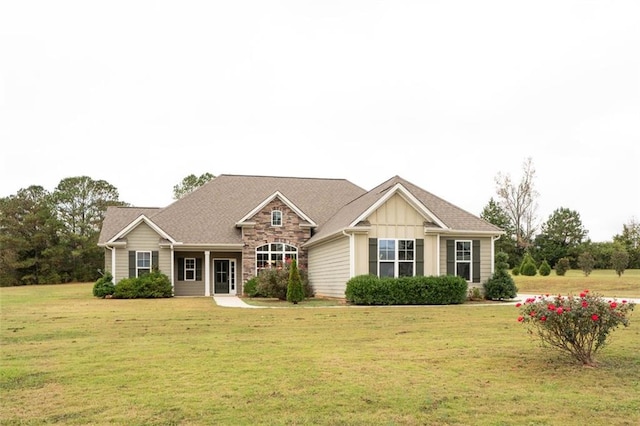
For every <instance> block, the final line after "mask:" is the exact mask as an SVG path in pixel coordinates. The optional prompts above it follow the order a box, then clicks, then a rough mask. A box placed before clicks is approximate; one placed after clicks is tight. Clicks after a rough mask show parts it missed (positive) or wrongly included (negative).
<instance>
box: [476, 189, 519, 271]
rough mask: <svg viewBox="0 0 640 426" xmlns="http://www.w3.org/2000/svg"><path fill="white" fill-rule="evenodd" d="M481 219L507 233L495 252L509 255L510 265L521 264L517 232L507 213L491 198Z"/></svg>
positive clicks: (497, 242)
mask: <svg viewBox="0 0 640 426" xmlns="http://www.w3.org/2000/svg"><path fill="white" fill-rule="evenodd" d="M480 217H481V218H482V219H484V220H486V221H487V222H489V223H491V224H492V225H495V226H497V227H498V228H500V229H502V230H503V231H504V232H505V234H504V235H503V236H501V237H500V238H499V239H498V240H496V242H495V252H496V253H498V252H504V253H506V254H507V255H508V258H507V262H509V264H510V265H516V264H519V263H520V258H519V257H518V256H517V255H516V244H515V241H516V239H515V232H514V228H513V225H512V224H511V219H510V218H509V215H508V214H507V212H506V211H504V209H503V208H502V207H501V206H500V204H499V203H498V202H496V201H495V200H494V199H493V197H491V199H490V200H489V202H488V203H487V205H486V206H485V207H484V209H483V210H482V213H480Z"/></svg>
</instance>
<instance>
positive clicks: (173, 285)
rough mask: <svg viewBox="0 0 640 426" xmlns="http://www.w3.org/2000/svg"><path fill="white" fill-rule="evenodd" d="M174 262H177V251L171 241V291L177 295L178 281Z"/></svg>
mask: <svg viewBox="0 0 640 426" xmlns="http://www.w3.org/2000/svg"><path fill="white" fill-rule="evenodd" d="M174 264H175V252H174V249H173V243H171V293H173V295H174V296H175V295H176V283H175V272H174V267H175V266H174Z"/></svg>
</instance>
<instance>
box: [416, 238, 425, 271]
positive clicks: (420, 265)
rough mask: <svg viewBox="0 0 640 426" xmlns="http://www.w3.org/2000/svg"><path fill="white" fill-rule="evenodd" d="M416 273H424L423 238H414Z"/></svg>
mask: <svg viewBox="0 0 640 426" xmlns="http://www.w3.org/2000/svg"><path fill="white" fill-rule="evenodd" d="M416 275H424V239H422V238H418V239H417V240H416Z"/></svg>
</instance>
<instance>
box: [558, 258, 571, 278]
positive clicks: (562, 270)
mask: <svg viewBox="0 0 640 426" xmlns="http://www.w3.org/2000/svg"><path fill="white" fill-rule="evenodd" d="M568 270H569V259H568V258H566V257H563V258H561V259H559V260H558V263H556V275H559V276H561V277H562V276H564V274H566V273H567V271H568Z"/></svg>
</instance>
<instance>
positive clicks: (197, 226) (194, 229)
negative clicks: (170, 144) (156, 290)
mask: <svg viewBox="0 0 640 426" xmlns="http://www.w3.org/2000/svg"><path fill="white" fill-rule="evenodd" d="M276 191H279V192H280V193H281V194H282V195H284V196H285V197H286V198H288V199H289V200H290V201H291V202H292V203H294V204H295V205H296V206H297V207H298V208H299V209H300V210H301V211H302V212H304V214H305V215H307V216H308V217H309V218H311V219H312V220H313V221H314V222H315V223H317V224H322V223H324V222H325V221H327V220H328V219H329V218H330V217H331V216H333V215H334V214H335V212H336V211H338V210H339V209H340V208H341V207H342V206H343V205H344V204H346V203H347V202H349V201H350V200H352V199H354V198H356V197H358V196H359V195H361V194H363V193H364V192H365V190H364V189H362V188H360V187H359V186H357V185H355V184H353V183H351V182H349V181H348V180H345V179H316V178H297V177H272V176H244V175H220V176H218V177H216V178H215V179H213V180H211V181H209V182H208V183H206V184H204V185H203V186H201V187H200V188H198V189H197V190H195V191H193V192H192V193H190V194H187V195H186V196H184V197H183V198H181V199H180V200H178V201H176V202H174V203H173V204H171V205H169V206H168V207H165V208H164V209H160V210H157V211H155V212H151V211H149V212H148V213H149V215H148V217H149V219H151V220H152V221H153V222H154V223H155V224H156V225H158V226H159V227H160V228H161V229H162V230H164V231H165V232H166V233H167V234H169V235H170V236H171V237H172V238H173V239H175V240H176V241H179V242H182V243H184V244H212V243H215V244H240V243H242V238H241V231H240V229H238V228H237V227H236V226H235V224H236V223H237V222H238V221H239V220H240V219H242V218H243V217H244V216H245V215H246V214H247V213H249V212H251V210H253V209H254V208H255V207H256V206H257V205H259V204H260V203H261V202H263V201H264V200H265V199H267V198H268V197H269V196H271V195H273V193H274V192H276ZM110 215H114V216H120V212H117V211H115V210H114V211H108V215H107V216H110ZM129 217H131V216H129ZM135 217H137V216H135ZM135 217H133V218H132V219H131V220H130V221H129V222H131V221H132V220H134V219H135ZM125 221H126V220H125V219H124V218H118V219H117V220H115V219H114V220H109V222H107V220H105V223H107V227H106V228H107V229H105V226H103V230H102V233H101V235H100V242H105V241H108V240H109V238H111V237H113V235H115V234H116V233H117V232H119V230H116V231H115V232H114V230H113V228H112V227H111V223H112V222H117V223H119V224H121V223H122V222H125ZM127 224H128V223H125V224H124V225H122V226H121V229H122V228H123V227H124V226H126V225H127Z"/></svg>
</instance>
